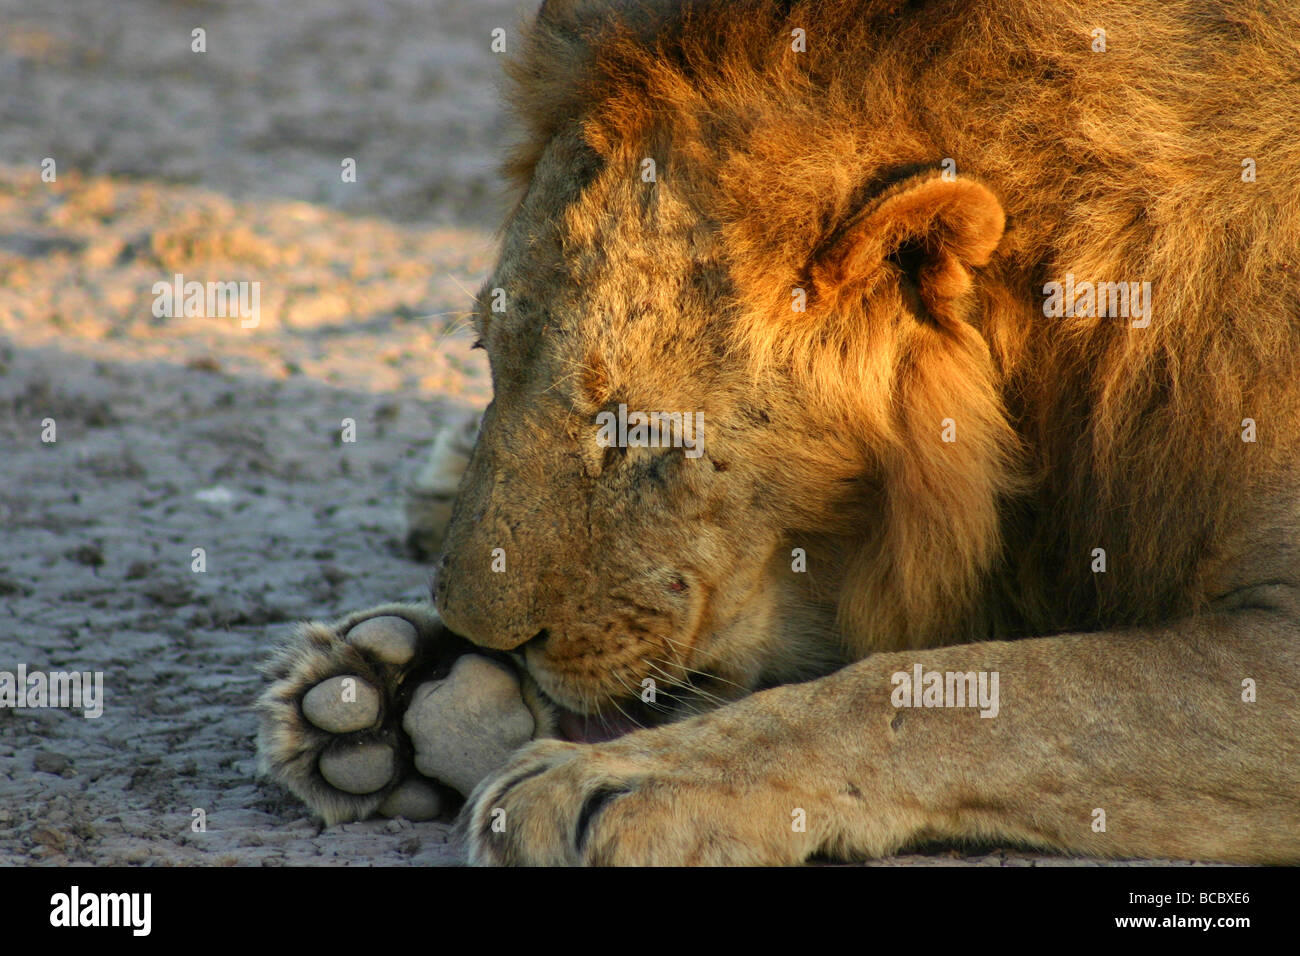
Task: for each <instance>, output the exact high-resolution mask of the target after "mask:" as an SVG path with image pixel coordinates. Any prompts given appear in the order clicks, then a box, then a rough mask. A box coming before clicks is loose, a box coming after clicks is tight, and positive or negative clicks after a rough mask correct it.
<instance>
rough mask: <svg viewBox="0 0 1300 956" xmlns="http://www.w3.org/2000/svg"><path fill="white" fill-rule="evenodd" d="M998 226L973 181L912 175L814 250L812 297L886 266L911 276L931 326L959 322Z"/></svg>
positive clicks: (994, 205) (998, 216) (847, 287)
mask: <svg viewBox="0 0 1300 956" xmlns="http://www.w3.org/2000/svg"><path fill="white" fill-rule="evenodd" d="M1005 226H1006V216H1005V215H1004V214H1003V212H1002V204H1001V203H999V202H998V199H997V197H996V196H994V195H993V193H992V192H990V191H989V190H988V189H987V188H986V187H984V186H982V185H980V184H979V183H978V182H975V181H974V180H971V179H964V178H960V179H946V178H944V176H943V175H942V174H940V173H937V172H935V173H923V174H920V175H917V176H912V177H910V178H908V179H905V180H903V181H902V182H900V183H897V184H895V185H894V186H892V187H890V188H889V189H887V190H886V191H885V192H883V193H881V194H880V195H878V196H876V197H875V198H874V199H873V200H872V201H871V202H869V203H868V204H867V205H866V206H865V207H864V208H863V209H862V210H861V211H859V212H858V213H857V214H856V215H854V216H853V217H852V218H850V219H849V220H848V222H846V223H845V224H844V225H843V226H842V227H841V228H840V229H838V230H837V231H836V233H835V234H834V235H833V236H832V237H831V238H830V240H829V241H828V242H827V243H825V244H824V245H823V246H822V248H820V249H819V250H818V251H817V252H816V253H815V255H814V257H813V262H812V267H811V270H810V273H811V278H812V283H813V289H814V294H815V295H817V296H818V297H827V298H834V299H839V298H840V297H841V295H842V294H844V293H846V292H852V290H853V288H854V287H855V286H857V285H859V284H863V285H865V284H867V283H869V282H870V281H872V280H873V279H874V278H875V277H876V276H877V275H878V274H879V273H880V271H881V269H882V268H884V267H885V266H886V265H887V264H889V263H892V264H893V265H894V266H895V267H897V268H900V269H902V270H904V271H905V272H906V273H907V274H908V275H909V276H910V277H911V279H912V281H913V282H914V283H915V285H916V288H917V292H918V293H919V295H920V298H921V302H922V304H923V305H924V307H925V309H926V311H927V312H928V313H929V314H930V315H931V316H932V317H933V318H934V319H935V320H936V321H939V322H940V323H949V322H956V321H960V320H961V315H962V309H961V302H962V300H963V299H964V297H965V295H966V293H967V292H968V291H969V289H970V285H971V277H970V270H971V269H972V268H974V267H977V266H982V265H984V264H985V263H987V262H988V261H989V257H990V256H991V255H992V254H993V250H994V249H996V248H997V245H998V242H999V240H1001V238H1002V230H1003V229H1004V228H1005Z"/></svg>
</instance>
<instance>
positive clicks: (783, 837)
mask: <svg viewBox="0 0 1300 956" xmlns="http://www.w3.org/2000/svg"><path fill="white" fill-rule="evenodd" d="M1298 631H1300V627H1297V625H1296V623H1295V618H1294V616H1283V615H1281V614H1278V613H1277V612H1274V611H1265V610H1260V609H1254V610H1242V611H1237V612H1232V613H1222V614H1216V615H1211V616H1205V617H1201V618H1199V619H1196V620H1188V621H1183V622H1181V623H1178V624H1171V625H1169V626H1165V627H1155V628H1145V629H1135V630H1128V631H1116V632H1111V633H1098V634H1070V635H1062V636H1056V637H1046V638H1037V639H1026V640H1020V641H1009V642H987V643H977V644H966V645H956V646H951V647H944V648H937V649H930V650H918V651H906V652H893V653H881V654H876V655H872V656H870V657H868V658H866V659H864V660H862V661H859V662H858V663H856V664H852V665H850V666H848V667H846V668H844V669H843V670H841V671H839V672H837V673H835V674H832V675H830V676H828V677H824V678H821V679H819V680H814V681H810V682H807V683H802V684H789V685H783V686H780V687H777V688H773V689H771V690H767V691H763V692H760V693H757V694H754V695H752V696H750V697H748V698H746V699H744V700H741V701H739V702H737V703H734V704H731V705H728V706H726V707H723V708H721V709H719V710H717V711H714V712H712V713H710V714H706V715H703V716H701V717H696V718H692V719H691V720H688V721H685V722H683V723H679V724H671V725H667V726H663V727H658V728H654V729H651V730H646V731H639V732H637V733H634V734H630V735H628V736H626V737H623V738H621V739H619V740H616V741H613V742H611V743H607V744H602V745H600V746H599V747H575V746H574V745H572V744H564V743H558V742H552V741H548V742H543V743H540V744H533V745H532V746H531V747H529V748H526V749H525V750H523V751H520V752H519V753H518V754H517V755H516V758H515V759H514V761H513V762H512V763H511V764H509V765H507V766H506V767H504V768H503V769H502V770H501V771H500V774H499V776H498V777H497V778H496V779H495V780H489V781H487V782H485V783H484V784H483V785H481V786H480V789H479V791H478V792H477V793H476V794H475V795H473V796H472V797H471V800H470V803H469V804H468V805H467V807H466V811H465V813H464V814H463V815H462V820H463V826H464V828H465V830H466V834H467V837H468V839H469V841H470V851H471V860H472V861H474V862H479V863H532V864H538V863H595V864H676V865H680V864H682V863H696V864H706V865H709V864H714V865H716V864H748V865H753V864H773V863H798V862H802V861H805V860H807V859H809V858H810V857H813V856H815V855H829V856H833V857H836V858H841V859H843V858H850V859H851V858H862V857H869V856H880V855H886V854H889V853H892V852H895V851H897V850H899V849H901V848H903V847H906V846H908V845H912V844H916V843H919V842H925V841H930V840H943V841H977V842H981V843H990V842H997V843H1004V844H1005V843H1007V842H1012V843H1018V844H1024V845H1029V846H1036V847H1043V848H1048V849H1053V850H1057V851H1064V852H1068V853H1076V854H1086V855H1089V856H1104V857H1163V858H1186V859H1205V860H1225V861H1238V862H1251V863H1281V862H1292V863H1294V862H1296V861H1297V860H1300V807H1298V806H1297V803H1296V801H1295V794H1296V793H1297V792H1300V759H1298V758H1300V752H1298V748H1297V744H1296V739H1295V726H1294V723H1293V718H1292V717H1289V716H1288V715H1294V714H1295V713H1296V712H1297V700H1296V698H1297V693H1298V692H1297V689H1296V688H1297V684H1298V683H1300V658H1298V656H1297V652H1296V646H1297V644H1296V637H1297V632H1298ZM917 665H921V666H922V668H923V669H924V670H925V671H938V672H941V673H948V672H957V673H967V672H975V673H976V674H979V673H985V674H997V675H999V687H1000V700H999V702H998V705H999V706H998V711H997V716H996V717H990V718H984V717H981V716H980V712H979V709H978V708H974V707H896V706H894V703H893V701H891V697H892V696H893V694H894V691H895V690H896V689H897V687H898V683H897V680H896V677H895V675H898V674H908V675H912V674H913V673H914V668H915V667H916V666H917ZM1247 679H1249V680H1251V681H1254V682H1255V685H1256V686H1257V690H1258V694H1259V698H1258V702H1250V701H1248V700H1246V699H1243V681H1246V680H1247ZM1246 696H1247V697H1249V695H1246ZM590 794H598V795H599V794H606V795H609V796H608V799H603V800H602V801H601V803H600V806H599V811H598V812H596V811H593V810H592V809H591V806H590V801H591V797H590V796H588V795H590ZM496 810H501V811H504V813H505V816H506V818H507V819H509V820H511V821H512V826H511V827H509V828H507V829H506V830H505V831H504V832H496V831H494V830H493V829H492V827H491V818H490V813H491V812H494V811H496Z"/></svg>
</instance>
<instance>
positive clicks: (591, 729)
mask: <svg viewBox="0 0 1300 956" xmlns="http://www.w3.org/2000/svg"><path fill="white" fill-rule="evenodd" d="M557 725H558V730H559V732H560V736H562V737H563V738H564V739H565V740H568V741H571V742H573V743H575V744H599V743H604V742H605V741H607V740H613V739H614V738H615V737H622V736H623V735H624V734H630V733H631V732H632V731H634V730H640V729H641V728H642V727H646V726H649V725H648V724H645V723H639V722H637V721H636V720H635V719H633V718H632V717H630V716H627V715H626V714H613V715H608V714H599V715H596V714H577V713H574V712H573V711H571V710H565V709H563V708H561V709H560V711H559V717H558V719H557Z"/></svg>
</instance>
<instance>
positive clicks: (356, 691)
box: [302, 675, 379, 734]
mask: <svg viewBox="0 0 1300 956" xmlns="http://www.w3.org/2000/svg"><path fill="white" fill-rule="evenodd" d="M302 714H303V716H304V717H306V718H307V719H308V720H309V721H311V722H312V723H313V724H314V725H316V726H317V727H319V728H320V729H321V730H324V731H326V732H328V733H331V734H352V733H356V732H357V731H358V730H365V729H367V728H369V727H373V726H374V725H375V722H376V721H377V720H378V719H379V692H378V691H377V690H375V689H374V688H373V687H371V686H370V685H369V684H367V683H366V682H365V681H364V680H362V679H361V678H360V677H355V676H351V675H340V676H338V677H331V678H330V679H329V680H324V681H321V682H320V683H319V684H317V685H316V686H315V687H313V688H312V689H311V690H309V691H307V693H306V694H305V695H304V696H303V699H302Z"/></svg>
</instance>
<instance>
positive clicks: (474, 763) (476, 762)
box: [402, 654, 535, 794]
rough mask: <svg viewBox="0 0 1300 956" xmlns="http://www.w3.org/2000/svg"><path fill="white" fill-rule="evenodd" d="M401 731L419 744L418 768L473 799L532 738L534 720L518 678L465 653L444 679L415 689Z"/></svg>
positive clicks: (416, 751) (491, 661)
mask: <svg viewBox="0 0 1300 956" xmlns="http://www.w3.org/2000/svg"><path fill="white" fill-rule="evenodd" d="M402 727H403V728H404V729H405V730H406V733H407V735H408V736H409V737H410V738H411V743H412V744H414V745H415V769H416V770H418V771H419V772H420V773H422V774H424V775H425V776H426V777H432V778H434V779H435V780H440V781H442V782H443V783H446V784H447V785H448V786H450V787H453V788H454V789H456V790H458V791H460V792H461V793H462V794H469V793H470V791H472V790H473V789H474V787H475V786H476V785H477V784H478V782H479V781H480V780H482V779H483V778H484V777H486V776H487V775H488V774H490V773H491V772H492V771H493V770H496V769H497V768H498V767H499V766H501V765H502V764H503V763H505V762H506V758H508V757H509V756H510V754H511V753H512V752H513V751H515V750H516V749H517V748H519V747H521V746H523V745H524V744H525V743H527V742H528V741H529V740H531V739H532V736H533V731H534V729H535V721H534V719H533V715H532V713H531V712H530V711H529V710H528V708H527V707H526V706H525V705H524V701H523V698H522V696H521V695H520V690H519V680H518V679H517V678H516V677H515V675H514V674H512V673H511V672H510V671H509V670H508V669H507V668H506V667H505V666H504V665H502V664H498V663H497V662H496V661H494V660H491V659H490V658H487V657H483V656H481V655H479V654H466V655H464V656H463V657H460V658H458V659H457V660H456V663H455V664H454V665H453V666H452V669H451V673H450V674H448V675H447V677H446V678H445V679H443V680H434V681H428V682H426V683H424V684H421V685H420V686H419V687H418V688H416V691H415V694H414V696H413V697H412V698H411V703H410V706H409V707H408V708H407V711H406V716H405V717H404V718H403V720H402Z"/></svg>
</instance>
